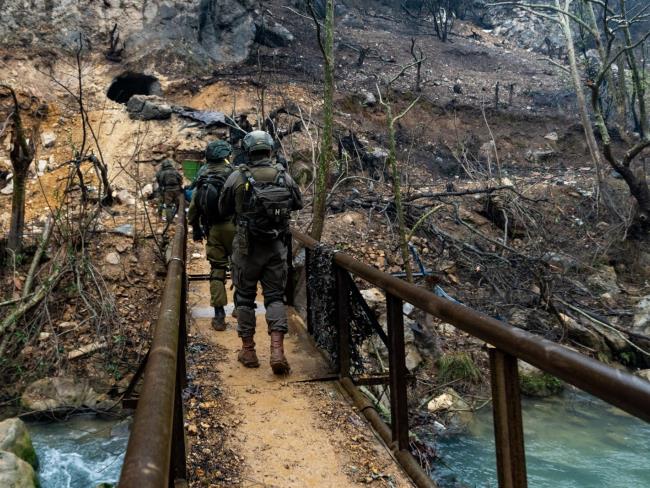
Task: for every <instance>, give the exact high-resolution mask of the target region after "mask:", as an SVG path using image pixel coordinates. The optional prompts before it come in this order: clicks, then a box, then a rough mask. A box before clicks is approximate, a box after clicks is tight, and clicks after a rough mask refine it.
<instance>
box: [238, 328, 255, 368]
mask: <svg viewBox="0 0 650 488" xmlns="http://www.w3.org/2000/svg"><path fill="white" fill-rule="evenodd" d="M241 343H242V347H241V351H239V354H238V355H237V360H238V361H239V362H240V363H242V364H243V365H244V366H246V367H247V368H259V367H260V362H259V360H258V359H257V354H256V353H255V341H254V340H253V337H252V336H251V337H242V338H241Z"/></svg>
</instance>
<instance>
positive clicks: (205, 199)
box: [194, 171, 230, 227]
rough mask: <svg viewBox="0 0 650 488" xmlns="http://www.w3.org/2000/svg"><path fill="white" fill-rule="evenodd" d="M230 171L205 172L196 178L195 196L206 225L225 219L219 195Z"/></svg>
mask: <svg viewBox="0 0 650 488" xmlns="http://www.w3.org/2000/svg"><path fill="white" fill-rule="evenodd" d="M228 176H230V172H226V171H224V172H220V173H205V174H203V175H201V176H199V178H198V179H197V180H196V190H195V191H196V196H195V197H194V198H195V199H196V200H195V203H196V205H197V208H198V211H199V215H200V216H201V224H202V225H203V226H205V227H209V226H211V225H214V224H216V223H218V222H220V221H222V220H223V219H222V218H221V215H220V214H219V197H220V196H221V190H222V189H223V185H224V183H225V182H226V180H227V179H228Z"/></svg>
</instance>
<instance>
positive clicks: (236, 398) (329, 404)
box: [188, 244, 413, 487]
mask: <svg viewBox="0 0 650 488" xmlns="http://www.w3.org/2000/svg"><path fill="white" fill-rule="evenodd" d="M189 247H190V249H188V251H189V252H188V255H189V256H192V253H196V252H200V253H201V255H202V256H205V252H204V250H203V246H198V245H196V244H190V246H189ZM207 271H208V265H207V263H206V262H205V260H204V259H196V258H194V259H191V260H190V263H189V267H188V272H189V273H191V274H200V273H206V272H207ZM188 300H189V307H190V311H191V313H192V315H193V319H192V322H191V325H190V335H191V337H190V338H189V344H190V346H191V344H192V341H193V340H194V339H196V338H199V337H200V338H201V340H203V341H209V342H210V343H212V344H215V345H218V346H219V347H220V348H222V349H223V351H224V353H225V354H224V356H225V359H224V361H223V362H221V363H219V364H215V365H214V368H215V369H216V371H217V372H218V378H219V379H218V381H219V385H218V386H219V388H221V389H222V390H223V391H224V392H225V394H226V396H227V398H228V401H229V404H230V405H231V406H232V408H230V409H228V410H229V411H228V413H226V415H227V416H230V417H231V419H230V420H231V421H229V422H226V424H227V425H236V427H235V428H234V430H233V431H232V432H229V434H228V435H229V439H228V440H227V442H228V443H230V447H231V448H232V449H233V450H234V451H235V452H236V453H237V455H238V456H239V457H240V458H243V462H242V465H243V472H242V479H243V480H244V483H243V484H244V486H268V487H305V486H310V487H342V486H367V483H368V481H370V480H369V479H368V477H369V476H370V478H371V479H373V478H374V479H376V480H377V482H376V483H373V486H398V487H410V486H413V485H412V483H411V482H410V481H409V479H408V477H407V476H405V475H404V474H403V472H402V470H401V468H400V467H399V465H398V464H397V463H396V462H395V461H394V459H393V458H392V456H391V454H390V453H389V451H388V449H387V448H386V447H385V446H384V445H383V444H382V443H381V442H380V441H379V440H378V439H377V438H376V437H375V436H374V435H373V434H372V430H371V429H370V427H369V426H368V425H367V423H366V421H365V419H364V418H363V416H360V415H359V414H358V412H356V411H355V410H354V408H353V407H352V405H351V404H350V403H349V402H348V401H347V399H346V397H345V396H344V395H343V394H342V393H341V391H340V389H339V387H338V384H337V383H336V382H308V381H306V380H310V379H317V378H322V377H327V376H331V374H329V373H328V367H327V364H326V362H325V361H324V360H323V358H322V356H321V355H320V353H319V352H318V351H317V350H316V349H315V348H314V347H313V345H312V343H311V342H310V339H309V337H308V335H307V332H306V331H305V329H304V327H303V325H302V323H301V321H300V319H299V318H298V317H296V316H291V320H290V333H289V335H288V337H287V341H286V346H285V347H286V352H287V356H288V358H289V361H290V363H291V366H292V373H291V375H289V376H288V377H286V378H278V377H276V376H274V375H273V374H272V372H271V369H270V367H269V365H268V360H269V338H268V335H267V333H266V324H265V321H264V315H263V310H259V309H258V316H257V334H256V336H255V339H256V343H257V350H258V356H259V358H260V363H261V366H260V368H259V369H247V368H244V367H243V366H242V365H241V364H239V363H238V362H237V352H238V350H239V346H240V341H239V338H238V337H237V333H236V331H235V323H236V322H235V319H233V318H232V317H230V314H228V320H227V321H228V329H227V330H226V331H225V332H216V331H214V330H212V329H211V327H210V319H209V318H207V317H202V316H205V315H207V313H205V312H207V311H208V310H209V287H208V283H207V282H206V281H196V282H191V283H190V287H189V297H188ZM259 302H262V300H261V297H260V300H259ZM258 307H260V305H258ZM227 312H230V309H228V310H227ZM237 420H240V421H241V422H237ZM191 441H192V438H191V437H190V442H191ZM188 469H189V471H190V473H191V472H192V470H193V469H194V467H193V466H192V465H191V460H190V465H189V466H188ZM221 486H227V483H226V484H223V485H221Z"/></svg>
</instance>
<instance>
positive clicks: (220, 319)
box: [188, 141, 235, 331]
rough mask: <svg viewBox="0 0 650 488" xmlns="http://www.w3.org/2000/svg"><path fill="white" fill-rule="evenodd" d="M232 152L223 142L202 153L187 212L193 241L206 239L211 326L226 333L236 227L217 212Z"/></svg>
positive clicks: (212, 144) (229, 168)
mask: <svg viewBox="0 0 650 488" xmlns="http://www.w3.org/2000/svg"><path fill="white" fill-rule="evenodd" d="M230 153H231V147H230V144H228V143H227V142H226V141H213V142H211V143H210V144H208V147H207V149H206V151H205V159H206V161H207V163H206V165H205V166H204V168H205V169H204V168H201V173H200V175H199V177H198V178H197V180H196V185H195V187H196V189H195V190H194V193H193V194H192V202H191V203H190V209H189V212H188V220H189V222H190V224H192V229H193V233H194V235H193V238H194V241H195V242H201V241H202V240H203V238H204V237H207V238H208V241H207V243H206V245H205V250H206V257H207V258H208V261H209V262H210V305H212V306H213V307H214V318H213V319H212V327H213V328H214V329H215V330H218V331H223V330H226V312H225V310H224V307H225V306H226V305H227V303H228V297H227V295H226V285H225V281H226V271H227V269H228V260H229V258H230V255H231V254H232V241H233V238H234V236H235V226H234V224H233V221H232V217H231V216H224V215H221V214H220V212H219V197H220V195H221V191H222V188H223V185H224V183H225V182H226V180H227V179H228V177H229V176H230V174H231V173H232V167H231V166H230V163H229V162H228V160H227V159H226V158H227V157H228V156H229V155H230Z"/></svg>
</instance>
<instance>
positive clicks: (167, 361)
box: [119, 198, 187, 488]
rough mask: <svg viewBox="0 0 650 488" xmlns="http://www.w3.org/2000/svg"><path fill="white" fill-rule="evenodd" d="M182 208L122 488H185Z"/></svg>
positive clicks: (184, 244)
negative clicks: (181, 487)
mask: <svg viewBox="0 0 650 488" xmlns="http://www.w3.org/2000/svg"><path fill="white" fill-rule="evenodd" d="M179 202H180V203H179V208H178V214H177V222H176V225H175V234H174V237H173V241H172V245H171V257H170V258H169V262H168V267H167V278H166V280H165V288H164V290H163V294H162V302H161V304H160V312H159V314H158V319H157V321H156V328H155V330H154V333H153V341H152V343H151V349H150V350H149V354H148V360H147V365H146V369H145V372H144V382H143V385H142V392H141V394H140V397H139V399H138V406H137V409H136V412H135V418H134V420H133V426H132V429H131V435H130V437H129V443H128V446H127V450H126V456H125V458H124V465H123V467H122V474H121V476H120V482H119V486H120V488H164V487H174V486H176V487H179V486H186V480H187V472H186V453H185V435H184V431H183V417H184V415H183V398H182V393H183V389H184V388H185V385H186V370H185V366H186V365H185V347H186V344H187V333H186V322H185V319H186V312H187V295H186V294H187V286H186V283H187V276H186V270H185V258H186V254H187V241H186V235H187V224H186V219H185V208H184V206H185V200H184V198H180V199H179Z"/></svg>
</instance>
